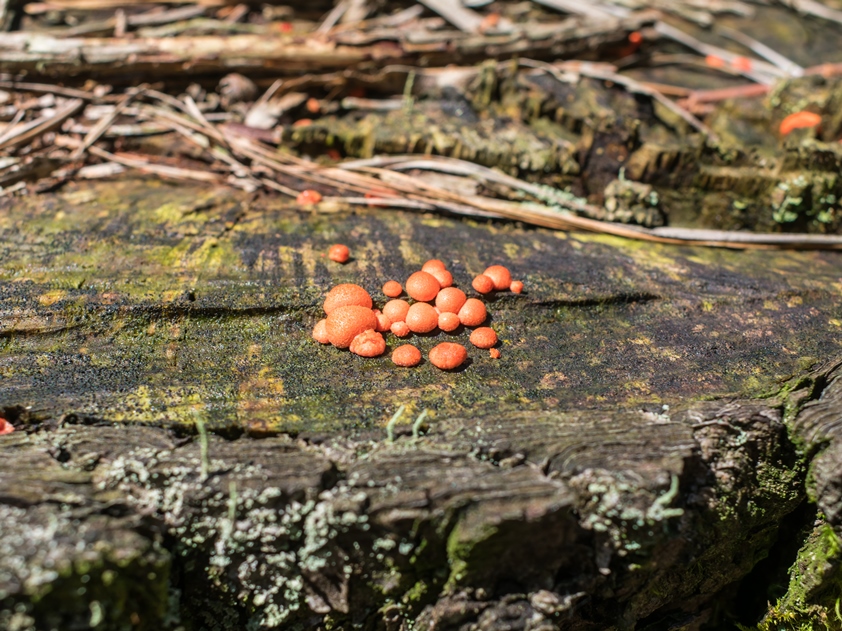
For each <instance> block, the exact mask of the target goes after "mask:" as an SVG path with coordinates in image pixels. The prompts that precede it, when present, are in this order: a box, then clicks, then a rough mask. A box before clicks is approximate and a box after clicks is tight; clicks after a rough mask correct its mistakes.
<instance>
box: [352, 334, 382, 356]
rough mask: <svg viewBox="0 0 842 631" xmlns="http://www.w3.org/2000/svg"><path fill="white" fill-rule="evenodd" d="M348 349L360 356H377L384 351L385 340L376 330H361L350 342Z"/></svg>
mask: <svg viewBox="0 0 842 631" xmlns="http://www.w3.org/2000/svg"><path fill="white" fill-rule="evenodd" d="M350 351H351V352H352V353H354V355H359V356H360V357H377V356H379V355H382V354H383V353H385V352H386V340H384V339H383V336H382V335H380V333H378V332H377V331H363V332H362V333H360V334H359V335H357V336H356V337H355V338H354V341H353V342H351V347H350Z"/></svg>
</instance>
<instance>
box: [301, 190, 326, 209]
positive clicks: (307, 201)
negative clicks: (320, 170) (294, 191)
mask: <svg viewBox="0 0 842 631" xmlns="http://www.w3.org/2000/svg"><path fill="white" fill-rule="evenodd" d="M295 201H296V202H298V203H299V204H302V205H303V206H310V205H312V204H318V203H319V202H320V201H322V194H321V193H319V191H314V190H313V189H310V188H308V189H307V190H304V191H301V192H300V193H299V194H298V197H296V198H295Z"/></svg>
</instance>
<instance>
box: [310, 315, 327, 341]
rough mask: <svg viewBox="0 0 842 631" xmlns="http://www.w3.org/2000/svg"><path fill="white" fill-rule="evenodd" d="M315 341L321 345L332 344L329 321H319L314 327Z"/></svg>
mask: <svg viewBox="0 0 842 631" xmlns="http://www.w3.org/2000/svg"><path fill="white" fill-rule="evenodd" d="M313 339H314V340H316V341H317V342H318V343H319V344H330V336H329V335H328V334H327V320H319V321H318V322H316V326H314V327H313Z"/></svg>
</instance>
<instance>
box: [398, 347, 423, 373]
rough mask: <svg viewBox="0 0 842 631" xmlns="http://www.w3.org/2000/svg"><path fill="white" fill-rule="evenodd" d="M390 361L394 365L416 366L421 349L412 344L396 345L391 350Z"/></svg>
mask: <svg viewBox="0 0 842 631" xmlns="http://www.w3.org/2000/svg"><path fill="white" fill-rule="evenodd" d="M392 361H393V362H394V363H395V365H396V366H404V367H407V368H409V367H410V366H417V365H418V364H420V363H421V351H419V350H418V349H417V348H415V347H414V346H413V345H412V344H404V345H402V346H398V347H397V348H396V349H395V350H393V351H392Z"/></svg>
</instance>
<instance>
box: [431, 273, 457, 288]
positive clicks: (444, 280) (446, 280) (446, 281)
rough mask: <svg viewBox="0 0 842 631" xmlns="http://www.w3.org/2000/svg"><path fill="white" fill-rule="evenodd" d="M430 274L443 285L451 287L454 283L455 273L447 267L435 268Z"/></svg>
mask: <svg viewBox="0 0 842 631" xmlns="http://www.w3.org/2000/svg"><path fill="white" fill-rule="evenodd" d="M429 274H430V276H432V277H433V278H435V279H436V280H437V281H439V285H440V286H441V287H450V286H451V285H452V284H453V274H451V273H450V272H448V271H447V270H446V269H434V270H433V271H431V272H429Z"/></svg>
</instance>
